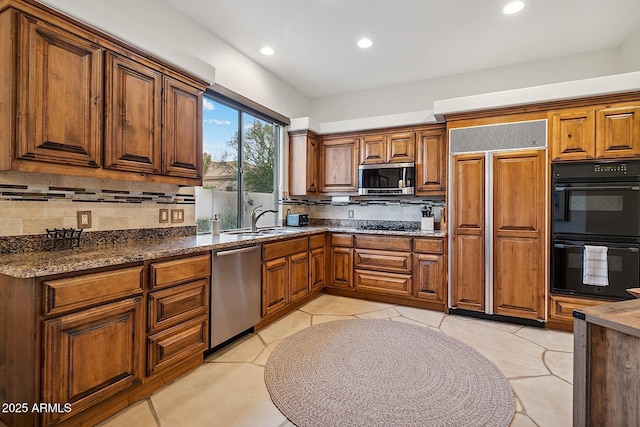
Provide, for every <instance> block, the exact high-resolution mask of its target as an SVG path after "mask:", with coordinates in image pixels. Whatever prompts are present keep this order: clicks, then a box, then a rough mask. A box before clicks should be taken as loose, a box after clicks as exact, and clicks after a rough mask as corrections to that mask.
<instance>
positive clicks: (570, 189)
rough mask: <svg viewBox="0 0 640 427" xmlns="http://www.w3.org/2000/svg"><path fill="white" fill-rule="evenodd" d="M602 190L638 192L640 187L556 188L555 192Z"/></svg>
mask: <svg viewBox="0 0 640 427" xmlns="http://www.w3.org/2000/svg"><path fill="white" fill-rule="evenodd" d="M602 190H631V191H640V186H635V185H625V186H615V185H609V186H607V185H603V186H597V187H556V191H602Z"/></svg>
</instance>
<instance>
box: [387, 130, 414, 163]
mask: <svg viewBox="0 0 640 427" xmlns="http://www.w3.org/2000/svg"><path fill="white" fill-rule="evenodd" d="M386 139H387V160H388V161H389V162H390V163H406V162H413V161H415V158H416V155H415V150H416V141H415V139H414V133H413V132H399V133H392V134H390V135H387V137H386Z"/></svg>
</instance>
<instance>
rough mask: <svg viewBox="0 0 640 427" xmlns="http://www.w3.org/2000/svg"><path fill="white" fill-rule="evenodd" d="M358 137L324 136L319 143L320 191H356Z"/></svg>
mask: <svg viewBox="0 0 640 427" xmlns="http://www.w3.org/2000/svg"><path fill="white" fill-rule="evenodd" d="M359 140H360V138H358V137H353V136H349V137H344V136H339V137H324V138H323V140H322V144H320V167H319V172H320V174H319V175H320V176H319V178H320V191H321V192H323V193H331V192H356V191H358V143H359Z"/></svg>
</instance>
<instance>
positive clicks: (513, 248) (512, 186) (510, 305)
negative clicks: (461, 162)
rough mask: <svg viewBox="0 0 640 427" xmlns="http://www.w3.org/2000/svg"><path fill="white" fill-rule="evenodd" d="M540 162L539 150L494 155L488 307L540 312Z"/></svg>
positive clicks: (542, 219)
mask: <svg viewBox="0 0 640 427" xmlns="http://www.w3.org/2000/svg"><path fill="white" fill-rule="evenodd" d="M545 165H546V156H545V152H544V151H542V150H536V151H524V152H512V153H501V154H496V155H494V158H493V224H494V227H493V305H494V307H493V310H494V313H496V314H502V315H507V316H517V317H525V318H530V319H540V320H542V319H544V316H545V310H544V307H545V299H544V298H545V259H546V256H545V246H546V245H545V244H544V243H545V242H544V238H545V229H546V227H545V169H546V168H545Z"/></svg>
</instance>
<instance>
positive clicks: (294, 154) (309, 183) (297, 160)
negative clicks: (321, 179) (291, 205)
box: [289, 130, 320, 196]
mask: <svg viewBox="0 0 640 427" xmlns="http://www.w3.org/2000/svg"><path fill="white" fill-rule="evenodd" d="M319 157H320V139H319V137H318V135H316V134H315V133H313V132H311V131H308V130H304V131H296V132H290V133H289V194H290V195H292V196H305V195H309V194H311V195H313V194H317V193H318V191H319V188H318V163H319V161H320V159H319Z"/></svg>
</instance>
